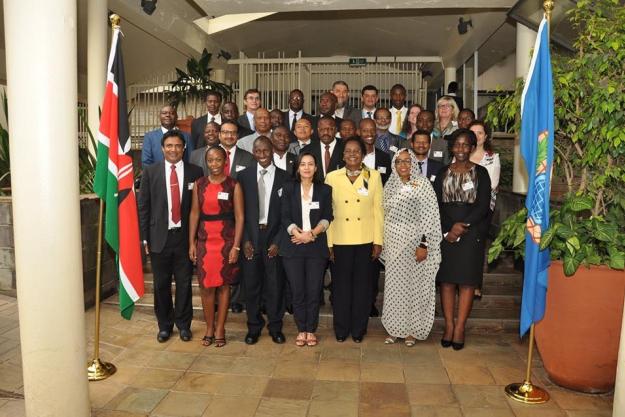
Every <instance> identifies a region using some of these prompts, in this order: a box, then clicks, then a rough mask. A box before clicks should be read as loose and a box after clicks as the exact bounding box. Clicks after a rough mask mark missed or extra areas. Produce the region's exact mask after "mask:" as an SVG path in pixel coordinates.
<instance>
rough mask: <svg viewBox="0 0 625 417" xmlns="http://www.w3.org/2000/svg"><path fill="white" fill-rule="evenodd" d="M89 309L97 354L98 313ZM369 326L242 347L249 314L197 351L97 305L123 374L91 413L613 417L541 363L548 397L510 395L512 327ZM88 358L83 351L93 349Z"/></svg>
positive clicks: (10, 353) (8, 308) (2, 323)
mask: <svg viewBox="0 0 625 417" xmlns="http://www.w3.org/2000/svg"><path fill="white" fill-rule="evenodd" d="M86 315H87V323H88V325H87V332H88V333H87V334H88V338H89V341H90V344H89V349H90V350H89V351H90V352H91V351H92V343H91V341H92V339H93V334H92V333H93V317H94V314H93V309H92V310H90V311H88V312H87V313H86ZM372 327H374V328H373V329H371V330H370V332H369V334H368V336H367V337H366V338H365V340H364V342H363V343H362V344H360V345H357V344H354V343H352V342H351V341H347V342H345V343H337V342H336V341H335V340H334V338H333V337H332V333H331V328H330V327H329V326H328V324H327V323H324V324H323V325H322V328H321V329H320V332H319V335H320V344H319V345H318V346H317V347H315V348H297V347H295V346H294V345H293V341H294V336H295V333H296V332H295V328H294V326H293V323H292V319H291V318H290V317H287V318H286V325H285V333H286V335H287V339H288V340H287V343H286V344H285V345H275V344H273V343H272V342H271V340H270V339H269V337H268V336H267V335H266V334H265V335H263V337H261V339H260V341H259V343H258V344H257V345H255V346H247V345H245V344H244V343H243V338H244V335H245V323H244V318H243V316H242V315H236V316H233V317H232V319H231V320H230V321H229V323H228V326H227V330H228V335H227V336H228V345H227V346H226V347H224V348H222V349H217V348H215V347H212V346H211V347H207V348H205V347H202V346H201V345H200V343H199V336H201V335H202V334H203V326H202V323H201V322H199V321H195V322H194V323H193V327H192V330H193V331H194V335H195V339H194V340H193V341H192V342H189V343H184V342H182V341H180V340H179V339H178V337H177V334H175V337H174V338H172V339H171V340H170V341H168V342H167V343H164V344H159V343H157V341H156V337H155V336H156V324H155V321H154V319H153V317H152V316H151V315H149V314H144V313H135V315H134V317H133V319H132V321H130V322H128V321H125V320H123V319H122V318H121V317H120V316H119V314H118V312H117V311H116V310H115V309H114V308H113V307H111V306H104V307H103V310H102V331H101V337H102V343H101V358H102V359H103V360H107V361H111V362H113V363H114V364H115V365H116V366H117V368H118V372H117V373H116V374H115V375H113V376H112V377H110V378H109V379H107V380H105V381H100V382H92V383H90V385H89V389H90V393H91V402H92V407H93V413H92V415H93V416H96V417H139V416H154V417H156V416H162V417H165V416H198V417H200V416H206V417H207V416H211V417H213V416H215V417H216V416H224V417H252V416H254V417H261V416H262V417H291V416H293V417H298V416H301V417H305V416H308V417H355V416H361V417H369V416H375V417H403V416H419V417H456V416H464V417H478V416H479V417H487V416H495V417H507V416H517V417H530V416H531V417H556V416H557V417H566V416H568V417H608V416H611V408H612V396H611V395H601V396H596V395H583V394H579V393H575V392H572V391H568V390H565V389H562V388H558V387H556V386H554V385H553V384H551V383H550V382H549V380H548V379H547V377H546V374H545V372H544V369H543V368H542V364H541V362H540V359H539V358H537V359H536V361H535V362H534V363H533V380H534V382H535V383H536V384H539V385H542V386H543V387H545V388H546V389H547V390H548V391H549V393H550V394H551V396H552V400H551V401H549V402H548V403H547V404H544V405H537V406H525V405H523V404H519V403H516V402H513V401H511V400H508V399H507V398H506V396H505V394H504V392H503V387H504V385H506V384H508V383H510V382H519V381H521V380H522V378H523V375H524V369H525V357H526V353H527V344H526V343H521V342H519V341H518V338H517V337H516V336H515V335H514V334H499V335H475V334H470V335H469V336H468V338H467V346H466V348H465V349H464V350H462V351H459V352H455V351H453V350H451V349H442V348H441V347H440V346H439V344H438V340H439V339H440V334H433V335H432V336H431V337H430V339H428V340H427V341H425V342H420V343H418V344H417V345H416V346H414V347H413V348H407V347H406V346H404V345H403V344H395V345H390V346H389V345H384V344H383V340H384V332H383V331H382V330H381V329H376V328H375V327H376V326H372ZM89 356H90V354H87V357H89ZM20 362H21V359H20V351H19V330H18V317H17V305H16V302H15V300H14V299H12V298H9V297H5V296H0V394H5V396H9V395H8V394H9V393H13V394H14V395H12V396H13V397H15V396H20V394H22V392H23V391H22V377H21V365H20ZM23 401H24V400H23V399H19V398H17V399H15V398H12V399H7V398H4V399H2V397H0V417H20V416H23V415H24V402H23Z"/></svg>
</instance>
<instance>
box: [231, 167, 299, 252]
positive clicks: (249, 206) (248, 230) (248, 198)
mask: <svg viewBox="0 0 625 417" xmlns="http://www.w3.org/2000/svg"><path fill="white" fill-rule="evenodd" d="M257 169H258V163H255V164H254V165H252V166H250V167H249V168H247V169H245V170H243V171H241V172H240V173H239V176H238V178H237V181H239V184H241V189H242V190H243V198H244V200H245V227H244V228H243V242H247V241H250V242H252V246H254V250H255V251H256V252H258V249H259V248H258V216H259V214H258V181H257V180H256V175H257V174H256V172H257ZM287 179H288V178H287V173H286V171H283V170H281V169H280V168H277V167H276V174H275V177H274V180H273V186H272V187H271V197H270V199H269V210H268V212H267V236H268V239H269V243H270V244H272V243H275V244H276V245H279V240H280V239H279V238H280V236H279V233H278V232H279V231H280V223H281V222H280V197H281V196H282V192H283V191H282V187H283V186H284V183H285V182H286V181H287Z"/></svg>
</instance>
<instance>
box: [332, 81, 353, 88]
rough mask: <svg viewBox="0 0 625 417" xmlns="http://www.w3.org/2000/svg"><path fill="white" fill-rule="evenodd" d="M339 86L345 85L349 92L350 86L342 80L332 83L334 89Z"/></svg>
mask: <svg viewBox="0 0 625 417" xmlns="http://www.w3.org/2000/svg"><path fill="white" fill-rule="evenodd" d="M337 85H344V86H345V88H347V89H348V90H349V85H347V83H346V82H345V81H342V80H338V81H334V82H333V83H332V88H334V87H336V86H337Z"/></svg>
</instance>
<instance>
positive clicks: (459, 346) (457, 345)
mask: <svg viewBox="0 0 625 417" xmlns="http://www.w3.org/2000/svg"><path fill="white" fill-rule="evenodd" d="M451 347H452V348H454V350H462V348H464V342H462V343H459V342H451Z"/></svg>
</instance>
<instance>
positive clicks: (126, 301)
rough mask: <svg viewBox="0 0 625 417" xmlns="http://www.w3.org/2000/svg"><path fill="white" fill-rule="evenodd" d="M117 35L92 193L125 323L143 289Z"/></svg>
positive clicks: (103, 109) (101, 123)
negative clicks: (101, 209) (102, 207)
mask: <svg viewBox="0 0 625 417" xmlns="http://www.w3.org/2000/svg"><path fill="white" fill-rule="evenodd" d="M120 34H121V33H120V30H119V27H117V28H114V32H113V41H112V42H111V52H110V54H109V61H108V73H107V80H106V91H105V93H104V103H103V104H102V115H101V118H100V128H99V129H98V154H97V165H96V175H95V185H94V187H93V188H94V192H95V193H96V194H97V195H98V196H99V197H100V198H101V199H102V200H103V201H104V203H105V204H106V216H105V223H104V227H105V229H104V230H105V231H104V238H105V239H106V242H107V243H108V244H109V245H110V246H111V248H113V250H114V251H115V252H116V254H117V257H116V258H117V269H118V272H119V283H120V285H119V307H120V310H121V315H122V317H124V318H125V319H128V320H129V319H130V317H131V316H132V312H133V310H134V305H135V301H137V300H138V299H139V298H140V297H141V296H143V292H144V289H143V270H142V264H141V249H140V246H139V245H140V243H139V242H140V240H139V221H138V215H137V202H136V197H135V190H134V176H133V169H132V158H131V156H130V155H129V154H128V153H129V152H130V144H131V143H130V134H129V129H128V112H127V110H126V79H125V76H124V62H123V60H122V49H121V42H122V38H121V36H120Z"/></svg>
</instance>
